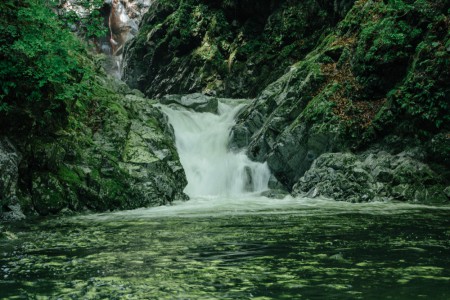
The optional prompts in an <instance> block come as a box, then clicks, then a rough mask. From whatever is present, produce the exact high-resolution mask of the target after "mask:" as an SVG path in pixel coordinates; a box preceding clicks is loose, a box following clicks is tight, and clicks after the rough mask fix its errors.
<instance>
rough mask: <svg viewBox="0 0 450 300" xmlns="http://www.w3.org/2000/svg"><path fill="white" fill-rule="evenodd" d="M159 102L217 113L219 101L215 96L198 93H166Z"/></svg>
mask: <svg viewBox="0 0 450 300" xmlns="http://www.w3.org/2000/svg"><path fill="white" fill-rule="evenodd" d="M159 102H160V103H161V104H165V105H170V104H178V105H181V106H182V107H185V108H189V109H192V110H194V111H197V112H210V113H217V112H218V105H219V101H218V98H217V97H210V96H206V95H203V94H200V93H194V94H188V95H166V96H164V97H162V98H161V99H160V100H159Z"/></svg>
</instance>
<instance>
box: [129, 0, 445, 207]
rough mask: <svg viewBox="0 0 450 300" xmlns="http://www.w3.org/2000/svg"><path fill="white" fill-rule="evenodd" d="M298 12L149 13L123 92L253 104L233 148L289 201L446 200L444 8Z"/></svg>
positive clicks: (432, 4)
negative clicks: (300, 196) (199, 95)
mask: <svg viewBox="0 0 450 300" xmlns="http://www.w3.org/2000/svg"><path fill="white" fill-rule="evenodd" d="M238 2H239V4H237V3H238ZM263 2H264V1H263ZM298 2H299V1H281V2H274V1H265V2H264V3H260V2H258V1H236V2H234V1H226V2H225V1H223V2H222V1H215V2H213V3H211V2H208V3H206V2H203V1H183V2H182V3H181V2H180V3H178V2H177V1H173V2H166V1H155V2H154V3H153V5H152V6H151V8H150V11H149V13H148V14H147V15H146V16H145V18H144V22H143V24H142V28H141V32H140V34H139V35H138V36H137V38H136V39H134V40H133V41H131V42H130V43H129V44H128V45H127V47H126V48H127V49H126V52H125V80H126V81H127V82H128V83H129V84H130V85H131V86H133V87H137V88H139V89H141V90H142V91H144V92H145V93H146V94H147V95H151V96H160V95H163V94H166V93H187V92H194V91H201V92H203V93H207V94H219V95H226V96H236V97H252V96H256V98H255V100H254V101H253V103H252V104H250V105H249V106H248V107H247V108H246V109H245V110H244V111H243V112H242V113H241V114H240V116H239V117H238V122H237V125H236V126H235V128H234V135H233V141H232V143H231V147H232V148H234V149H240V148H242V147H247V148H248V154H249V155H250V157H252V158H253V159H255V160H259V161H265V160H267V162H268V164H269V166H270V169H271V170H272V172H273V173H274V175H275V177H276V178H277V180H278V181H279V182H280V183H281V184H282V185H283V186H284V188H286V189H287V190H289V191H293V192H295V193H306V194H308V195H310V196H319V195H322V196H327V197H333V198H335V199H337V200H347V201H370V200H374V199H385V200H386V199H398V200H417V201H437V202H442V201H447V200H448V195H446V194H448V188H447V189H446V186H448V184H449V166H450V157H449V154H450V133H449V129H450V127H449V121H450V113H449V109H450V107H449V103H450V101H449V95H450V90H449V89H450V85H449V84H448V82H450V81H449V80H450V59H449V55H450V42H449V32H448V28H449V24H450V20H449V18H448V10H449V8H450V5H449V4H447V3H443V2H438V1H425V0H422V1H415V2H411V1H372V0H360V1H356V2H355V3H353V1H334V2H322V1H302V2H301V3H298ZM233 9H234V12H233ZM329 152H342V155H341V156H340V155H336V156H331V157H327V156H323V155H327V154H326V153H329ZM346 153H349V154H348V155H350V156H349V157H348V155H347V154H346ZM351 153H352V154H351ZM352 155H353V156H352ZM368 157H371V158H370V159H369V160H367V158H368ZM347 158H348V159H347ZM339 161H343V162H344V164H343V165H342V163H338V162H339ZM378 164H380V165H382V166H383V167H382V169H383V172H381V173H382V174H384V175H386V176H381V175H380V174H379V172H380V169H379V168H378V169H377V168H376V166H377V165H378ZM311 166H312V167H313V168H311ZM375 169H376V170H375ZM324 170H332V171H326V172H325V171H324ZM355 170H356V171H355ZM306 172H308V173H306ZM407 174H410V176H409V175H407ZM412 174H422V175H423V176H422V175H420V176H415V175H414V176H413V175H412ZM380 176H381V177H380ZM358 177H360V178H364V180H362V182H359V181H358V180H356V179H355V178H358ZM349 178H353V179H350V182H352V184H350V185H349V184H348V183H346V182H345V180H349ZM344 179H345V180H344ZM321 182H328V184H322V185H320V183H321ZM358 182H359V183H358ZM363 182H364V184H363ZM339 185H342V186H344V187H345V186H347V187H346V188H343V189H344V190H345V192H342V191H341V192H339V191H337V190H336V189H339V188H336V189H333V188H332V187H333V186H336V187H338V186H339ZM364 190H367V192H364ZM445 191H447V193H446V192H445Z"/></svg>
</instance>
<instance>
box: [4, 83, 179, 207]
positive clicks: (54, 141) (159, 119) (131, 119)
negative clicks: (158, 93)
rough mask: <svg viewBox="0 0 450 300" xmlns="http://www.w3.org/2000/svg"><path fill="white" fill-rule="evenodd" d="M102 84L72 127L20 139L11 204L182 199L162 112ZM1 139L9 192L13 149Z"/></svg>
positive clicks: (142, 202)
mask: <svg viewBox="0 0 450 300" xmlns="http://www.w3.org/2000/svg"><path fill="white" fill-rule="evenodd" d="M108 84H109V85H110V86H109V88H110V89H109V88H107V86H108ZM105 86H106V87H103V88H102V89H101V90H99V91H97V92H96V93H97V94H96V95H95V97H97V99H96V101H97V102H94V103H95V106H94V107H93V108H92V111H91V112H90V114H91V115H90V119H89V120H88V121H89V122H84V123H83V122H76V123H75V124H76V126H78V127H77V128H76V130H73V129H71V128H66V129H61V130H59V131H58V132H55V133H54V136H46V137H34V138H33V139H30V140H29V141H28V142H27V144H26V145H28V146H26V145H21V147H22V148H23V149H24V162H23V163H22V164H21V172H20V173H21V174H22V176H21V178H20V181H21V193H20V197H19V198H18V203H21V204H22V206H23V207H24V211H25V213H29V214H31V213H33V212H37V213H38V214H40V215H47V214H55V213H59V212H61V211H63V210H64V211H66V210H69V211H81V210H86V209H89V210H93V211H107V210H115V209H133V208H138V207H149V206H158V205H164V204H167V203H170V202H172V201H174V200H177V199H180V200H185V199H187V196H186V195H185V194H184V193H183V189H184V187H185V186H186V184H187V180H186V176H185V174H184V170H183V168H182V166H181V163H180V161H179V157H178V154H177V151H176V148H175V138H174V135H173V133H172V131H171V128H170V126H169V124H168V123H167V121H166V118H165V116H164V115H163V113H162V112H160V111H159V109H158V108H157V107H154V105H155V104H156V103H157V102H156V101H152V100H150V99H146V98H143V97H142V94H140V93H139V92H138V91H133V90H130V89H128V88H127V87H126V86H124V85H123V84H121V83H120V82H116V83H114V82H109V81H106V82H105ZM5 145H6V146H7V145H8V144H5ZM6 146H5V147H3V143H2V148H1V149H7V151H6V150H5V152H6V154H5V155H4V156H1V157H3V158H4V161H5V163H2V164H0V167H1V168H2V170H3V169H5V170H4V172H2V174H4V178H6V179H7V180H2V182H3V183H4V184H2V185H1V186H0V187H2V188H3V189H4V190H7V191H10V192H8V193H9V194H8V195H10V196H9V198H8V199H10V198H11V197H13V196H14V193H13V191H14V189H15V186H16V185H15V182H16V181H17V160H18V156H17V155H16V154H15V152H14V151H13V150H11V149H12V148H10V147H9V146H8V147H9V148H8V147H6ZM2 153H3V152H2ZM6 162H7V163H6ZM6 168H7V169H6ZM6 174H10V175H9V177H6ZM2 195H3V193H2ZM5 195H6V194H5ZM5 201H6V200H5ZM8 201H9V202H8V203H11V200H8ZM2 202H4V201H3V199H2ZM4 207H5V206H4Z"/></svg>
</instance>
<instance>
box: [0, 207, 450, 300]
mask: <svg viewBox="0 0 450 300" xmlns="http://www.w3.org/2000/svg"><path fill="white" fill-rule="evenodd" d="M449 217H450V208H449V207H428V206H419V205H412V204H392V203H369V204H348V203H338V202H333V201H327V200H304V199H292V198H286V199H284V200H270V199H266V198H253V199H234V200H231V199H225V200H224V199H213V198H210V199H207V198H203V199H196V200H192V201H188V202H186V203H178V204H177V205H174V206H170V207H159V208H153V209H139V210H134V211H127V212H119V213H108V214H91V215H84V216H75V217H59V218H49V219H41V220H30V221H28V222H25V223H19V224H10V225H7V226H6V228H5V229H6V230H7V231H8V233H7V235H8V239H3V240H0V298H1V299H47V298H50V299H430V298H431V299H450V255H449V254H450V251H449V249H450V239H449V237H450V226H449V225H450V218H449Z"/></svg>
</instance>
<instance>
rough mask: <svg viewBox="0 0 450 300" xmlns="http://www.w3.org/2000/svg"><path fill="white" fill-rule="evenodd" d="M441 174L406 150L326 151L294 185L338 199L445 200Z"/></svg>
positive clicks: (312, 194) (297, 189)
mask: <svg viewBox="0 0 450 300" xmlns="http://www.w3.org/2000/svg"><path fill="white" fill-rule="evenodd" d="M445 190H446V186H445V182H444V180H443V178H441V177H440V176H439V175H438V174H436V173H435V172H434V171H433V170H431V169H430V167H429V166H427V165H426V164H424V163H422V162H419V161H417V160H416V159H414V158H412V157H411V156H410V155H409V153H407V152H402V153H399V154H397V155H392V154H389V153H387V152H384V151H380V152H377V153H364V154H359V155H355V154H351V153H325V154H322V155H321V156H320V157H318V158H317V159H316V160H315V161H314V163H313V165H312V166H311V168H310V169H309V170H308V171H307V172H306V173H305V174H304V176H303V177H301V178H300V179H299V180H298V182H297V183H296V184H295V185H294V188H293V191H294V194H296V195H304V196H307V197H312V198H314V197H319V196H322V197H328V198H332V199H335V200H337V201H348V202H367V201H387V200H398V201H411V202H422V203H444V202H448V201H449V200H450V198H449V197H448V195H446V193H445Z"/></svg>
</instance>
